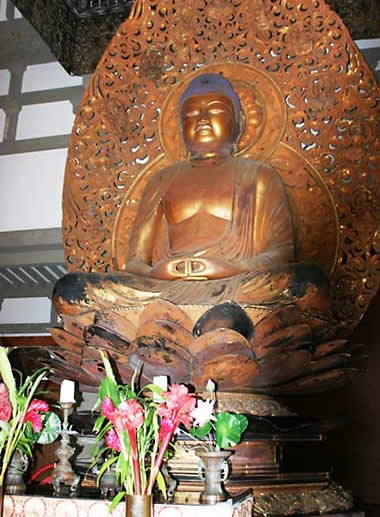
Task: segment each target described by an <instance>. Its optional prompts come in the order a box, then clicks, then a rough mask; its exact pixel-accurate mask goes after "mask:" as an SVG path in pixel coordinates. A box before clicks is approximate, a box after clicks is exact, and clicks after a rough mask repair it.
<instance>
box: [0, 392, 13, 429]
mask: <svg viewBox="0 0 380 517" xmlns="http://www.w3.org/2000/svg"><path fill="white" fill-rule="evenodd" d="M11 415H12V406H11V403H10V402H9V397H8V390H7V387H6V386H5V384H4V383H0V420H3V422H9V419H10V418H11Z"/></svg>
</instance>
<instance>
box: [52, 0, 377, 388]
mask: <svg viewBox="0 0 380 517" xmlns="http://www.w3.org/2000/svg"><path fill="white" fill-rule="evenodd" d="M174 4H175V5H174ZM174 4H173V2H171V1H166V0H160V3H159V6H158V4H157V3H156V2H147V1H145V0H136V2H135V6H136V8H135V9H133V10H132V11H131V15H130V17H129V19H128V20H126V21H125V22H124V23H123V24H122V26H121V27H120V30H119V31H118V32H117V34H116V35H115V37H114V39H113V40H112V42H111V43H110V46H109V47H108V48H107V50H106V51H105V53H104V55H103V58H102V60H101V62H100V63H99V66H98V68H97V70H96V72H95V74H94V76H93V78H92V80H91V82H90V84H89V87H88V88H87V91H86V94H85V95H84V97H83V99H82V102H81V105H80V107H79V110H78V113H77V116H76V121H75V124H74V129H73V134H72V138H71V142H70V147H69V154H68V161H67V167H66V173H65V186H64V192H63V225H62V226H63V237H64V239H63V240H64V247H65V254H66V263H67V266H68V269H69V270H70V271H71V272H70V273H69V274H67V275H66V276H65V277H63V278H62V279H60V280H59V281H58V283H57V285H56V288H55V291H54V296H53V298H54V305H55V308H56V310H57V312H58V314H59V315H60V316H61V317H62V321H63V328H59V329H52V335H53V337H54V340H55V342H56V343H57V344H58V347H57V348H55V349H51V350H50V351H49V353H51V354H52V357H53V359H51V362H50V364H51V365H52V367H53V368H54V370H55V372H56V378H57V379H60V378H62V377H63V378H64V377H65V376H70V377H71V378H76V379H77V380H79V382H80V383H81V384H82V385H83V386H89V387H96V386H97V385H98V382H99V372H100V370H101V365H100V363H99V353H98V350H97V349H99V348H103V349H104V350H107V351H109V353H110V354H111V356H112V358H113V359H114V361H115V362H116V363H117V366H118V368H119V373H120V377H121V378H122V379H123V380H128V377H129V376H130V375H131V374H132V372H133V369H134V368H135V367H136V366H137V364H139V362H141V361H142V362H143V363H144V369H143V375H144V374H145V376H146V377H147V378H151V377H152V375H154V374H156V372H160V373H161V374H163V375H169V376H170V377H171V381H172V382H173V381H174V382H175V381H182V382H188V383H191V384H193V385H194V386H195V387H196V388H197V389H201V388H202V387H203V386H204V382H205V380H207V378H213V379H214V380H216V381H217V382H218V385H219V386H218V388H219V389H221V390H230V389H234V390H237V389H238V390H240V388H247V389H250V390H255V391H260V392H266V393H270V394H272V395H273V394H276V393H281V394H283V393H300V392H304V391H306V390H309V391H317V390H319V389H325V388H328V387H329V386H331V385H337V384H339V383H342V382H343V381H344V379H345V377H346V375H347V373H348V374H350V368H346V366H347V364H346V360H347V358H348V356H349V353H348V347H347V345H346V339H347V337H348V336H349V335H350V332H351V331H352V329H353V328H354V327H355V325H356V324H357V323H358V322H359V321H360V319H361V317H362V316H363V314H364V312H365V310H366V308H367V307H368V304H369V303H370V300H371V299H372V298H373V296H374V295H375V292H376V290H377V288H378V285H379V281H380V276H379V273H378V268H376V264H377V260H378V249H379V244H378V239H379V232H378V204H377V203H378V202H377V200H378V195H377V190H378V186H377V185H378V183H377V180H376V181H374V180H373V163H375V160H376V159H375V155H376V149H377V147H376V136H375V133H374V132H373V131H371V130H369V129H368V128H367V125H370V124H372V122H374V121H375V120H376V115H377V110H378V105H379V104H378V102H377V99H378V88H377V87H375V86H374V84H375V83H374V82H373V78H371V74H370V73H369V71H368V69H367V67H366V65H365V63H364V62H363V60H362V59H361V58H360V56H359V55H358V54H357V52H356V50H355V47H354V44H353V43H352V41H351V40H350V38H349V36H348V34H347V33H346V32H345V29H344V27H342V25H341V24H340V23H338V22H337V20H336V19H335V18H334V16H335V15H333V14H332V12H330V11H329V9H328V7H327V6H326V5H325V4H324V2H321V3H319V4H318V6H317V5H316V4H315V3H312V2H309V4H310V5H309V4H308V5H306V4H304V3H303V4H302V5H301V4H299V3H297V2H296V1H295V0H291V9H290V8H289V6H288V4H287V5H286V6H285V5H283V4H282V3H281V2H274V3H272V4H271V6H269V7H268V9H265V10H263V9H262V2H259V1H254V2H252V1H249V0H243V1H242V2H239V4H238V5H235V4H233V5H232V4H231V3H230V2H224V3H220V5H219V4H218V6H216V5H215V2H211V1H210V2H208V1H205V2H201V3H200V4H199V5H197V6H195V5H194V6H192V9H191V10H189V6H188V3H186V2H180V1H179V0H178V1H176V2H174ZM193 11H194V12H196V16H193ZM308 16H311V17H312V19H314V20H317V19H318V20H320V22H318V24H317V25H315V26H314V25H311V26H310V27H309V26H308V27H309V28H308V30H307V31H305V30H304V28H305V25H304V24H305V19H307V17H308ZM305 17H306V18H305ZM280 19H281V20H282V21H281V24H280V25H279V23H278V22H279V20H280ZM310 19H311V18H310ZM215 20H216V21H217V23H216V22H215ZM253 20H256V22H255V21H254V22H253ZM323 20H326V22H324V21H323ZM321 26H323V27H324V30H321ZM200 27H202V30H199V28H200ZM332 49H334V51H332ZM353 64H355V66H354V65H353ZM229 81H230V82H229ZM347 87H349V92H350V95H342V94H341V92H343V91H346V89H347ZM347 91H348V90H347ZM371 121H372V122H371ZM368 127H369V126H368ZM181 133H182V134H181ZM348 366H349V365H348Z"/></svg>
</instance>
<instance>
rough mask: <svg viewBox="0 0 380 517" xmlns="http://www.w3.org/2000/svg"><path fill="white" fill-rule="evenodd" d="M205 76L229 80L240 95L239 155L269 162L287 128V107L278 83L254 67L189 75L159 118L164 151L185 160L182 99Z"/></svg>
mask: <svg viewBox="0 0 380 517" xmlns="http://www.w3.org/2000/svg"><path fill="white" fill-rule="evenodd" d="M205 73H214V74H221V75H223V76H224V77H226V78H227V79H229V80H230V81H231V83H232V85H233V88H234V89H235V91H236V93H237V94H238V96H239V98H240V102H241V106H242V110H243V113H244V116H245V129H244V132H243V135H242V136H241V138H240V141H239V151H238V153H236V155H237V156H246V155H248V154H249V155H250V156H251V157H252V158H255V159H256V160H266V159H268V157H269V156H270V155H271V154H273V152H274V151H275V149H276V148H277V146H278V144H279V142H280V140H281V138H282V136H283V134H284V131H285V127H286V105H285V102H284V99H283V95H282V94H281V91H280V89H279V88H278V86H277V84H276V83H275V82H274V81H273V79H271V77H270V76H269V74H267V73H265V72H263V71H262V70H259V69H258V68H256V67H254V66H251V65H244V64H240V63H217V64H214V65H209V66H205V67H202V68H201V69H200V70H197V71H196V72H193V73H191V74H188V75H187V76H186V79H185V80H183V81H181V82H180V83H178V85H176V87H175V88H173V89H172V91H171V92H170V93H169V95H168V97H167V99H166V101H165V103H164V105H163V107H162V112H161V116H160V125H159V133H160V140H161V144H162V147H163V149H164V152H165V153H166V154H167V155H168V156H169V157H170V158H171V160H172V161H173V162H176V161H182V160H183V159H184V156H185V146H184V143H183V139H182V132H181V125H180V117H179V112H178V106H179V99H180V97H181V95H182V93H183V92H184V91H185V89H186V88H187V86H188V85H189V83H190V82H191V81H192V80H193V79H194V78H195V77H196V76H198V75H201V74H205Z"/></svg>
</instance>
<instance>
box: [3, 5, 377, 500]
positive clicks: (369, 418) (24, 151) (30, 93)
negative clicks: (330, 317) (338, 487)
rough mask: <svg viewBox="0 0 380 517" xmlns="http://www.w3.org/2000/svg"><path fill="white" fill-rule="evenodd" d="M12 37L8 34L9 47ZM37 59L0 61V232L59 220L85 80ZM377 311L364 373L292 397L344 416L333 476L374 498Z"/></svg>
mask: <svg viewBox="0 0 380 517" xmlns="http://www.w3.org/2000/svg"><path fill="white" fill-rule="evenodd" d="M17 20H19V21H20V14H19V13H18V12H17V10H15V9H14V8H13V7H12V6H11V4H10V3H8V4H7V1H6V0H0V31H1V30H2V29H4V28H5V26H6V24H9V23H11V24H14V23H15V22H16V21H17ZM14 37H15V38H17V37H20V35H17V34H16V35H15V36H14ZM35 37H36V38H39V36H38V35H37V34H36V35H35ZM14 44H15V41H13V40H12V39H11V40H10V41H9V46H12V45H14ZM365 45H367V46H363V45H362V48H363V52H364V53H365V51H367V53H368V59H369V61H371V63H370V64H371V66H373V67H374V68H376V66H377V62H378V60H379V59H380V58H379V52H380V51H379V49H380V42H379V40H376V44H372V43H368V44H365ZM0 54H2V55H4V48H3V51H2V53H0ZM41 59H42V62H41V63H38V62H35V61H33V62H29V63H28V62H27V60H28V57H27V56H23V57H22V58H21V57H20V59H19V60H14V59H13V61H12V62H11V63H9V64H8V65H5V64H4V63H1V61H0V233H2V232H13V231H23V230H29V229H48V228H56V227H59V226H60V224H61V193H62V185H63V175H64V165H65V159H66V147H67V139H68V135H69V133H70V131H71V126H72V123H73V119H74V114H73V107H74V108H75V104H76V102H77V99H78V98H80V92H81V91H83V87H84V83H85V80H83V78H79V77H70V76H68V75H67V74H66V73H65V72H64V70H63V68H62V67H61V66H60V65H59V64H58V63H57V62H55V61H54V57H53V56H52V55H49V53H48V52H47V51H46V55H44V56H41ZM52 92H53V93H52ZM64 92H66V93H67V95H66V94H64ZM57 99H59V100H57ZM28 103H29V104H28ZM33 146H34V147H33ZM44 300H45V301H44V302H40V303H34V304H31V303H28V302H25V301H23V300H22V299H21V298H20V300H18V301H16V300H13V301H12V303H10V302H3V304H2V310H0V323H4V322H6V321H9V320H11V321H12V322H18V321H21V322H22V321H23V319H25V318H29V319H30V318H32V319H33V321H39V319H41V318H46V315H45V312H46V311H49V308H47V306H46V303H50V302H49V301H48V302H46V300H48V299H47V298H44ZM31 305H32V306H33V309H31ZM43 311H45V312H43ZM379 312H380V295H378V296H377V298H376V299H375V300H374V302H373V303H372V306H371V307H370V310H369V311H368V313H367V314H366V316H365V317H364V319H363V321H362V322H361V324H360V325H359V327H358V328H357V329H356V331H355V333H354V335H353V337H352V340H353V342H355V343H364V344H365V345H366V346H367V351H368V354H369V360H368V371H367V373H360V374H358V375H356V376H355V377H354V378H353V380H352V382H351V383H350V384H349V385H348V386H346V387H345V388H344V389H341V390H338V391H336V392H333V393H329V394H328V395H323V396H322V395H321V396H315V397H313V398H312V399H308V400H302V399H297V400H293V401H292V402H291V403H292V404H293V405H294V407H298V408H299V409H300V410H302V411H303V412H304V414H310V415H312V416H321V417H326V416H331V417H333V416H339V417H343V418H344V419H345V421H346V425H345V427H344V429H343V430H342V429H339V430H338V431H335V432H333V433H331V436H330V441H329V444H328V448H329V452H330V455H331V459H332V463H333V465H334V469H335V474H336V478H337V479H338V480H339V481H341V482H342V483H343V484H344V485H345V486H347V487H348V488H351V489H352V490H353V492H354V494H355V495H356V496H358V497H360V498H361V499H362V500H363V501H365V502H368V503H379V504H380V477H379V475H378V474H379V472H380V440H379V439H378V436H379V430H380V396H379V389H380V381H379V374H378V372H379V371H380V343H379V339H378V334H379V317H378V314H379ZM32 313H33V315H32ZM43 321H45V319H43Z"/></svg>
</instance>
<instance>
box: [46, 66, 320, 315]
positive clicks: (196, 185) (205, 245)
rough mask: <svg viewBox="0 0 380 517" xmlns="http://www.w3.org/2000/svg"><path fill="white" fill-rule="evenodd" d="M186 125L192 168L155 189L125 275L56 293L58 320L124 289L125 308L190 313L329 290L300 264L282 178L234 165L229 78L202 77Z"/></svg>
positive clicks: (154, 182)
mask: <svg viewBox="0 0 380 517" xmlns="http://www.w3.org/2000/svg"><path fill="white" fill-rule="evenodd" d="M179 116H180V119H181V127H182V136H183V140H184V144H185V147H186V151H187V159H186V160H185V161H182V162H180V163H175V164H173V165H171V166H169V167H166V168H164V169H163V170H161V171H160V172H159V173H157V174H155V176H154V177H153V178H152V179H151V180H150V181H149V182H148V184H147V186H146V188H145V190H144V192H143V195H142V199H141V201H140V206H139V210H138V212H137V217H136V220H135V223H134V226H133V229H132V234H131V236H130V246H129V249H130V250H131V252H130V255H129V256H128V257H126V261H125V264H124V265H123V271H120V272H118V273H117V274H116V273H113V274H91V273H88V274H86V273H70V274H69V275H67V276H66V277H64V278H63V279H62V280H61V281H59V282H58V284H57V285H56V288H55V293H54V299H55V306H56V309H57V311H58V312H64V313H65V312H67V313H70V314H76V313H77V312H78V310H79V311H83V307H84V306H87V307H88V308H91V309H94V308H95V309H96V308H98V307H97V301H96V299H94V298H92V299H91V297H88V296H87V291H88V287H89V286H90V285H95V284H96V285H98V286H103V288H102V289H103V290H105V289H111V290H112V289H114V294H115V296H116V298H117V300H118V303H121V304H123V303H134V302H138V303H147V302H150V301H152V300H154V299H156V298H158V297H159V298H163V299H165V300H167V301H170V302H174V303H176V304H181V305H183V304H206V305H209V304H215V303H219V302H223V301H226V300H233V301H235V302H238V303H242V304H255V305H258V304H262V303H264V304H273V303H276V302H281V300H282V301H284V302H286V303H288V302H289V300H291V299H298V298H302V297H303V295H304V294H305V284H306V283H307V282H311V283H315V282H317V283H318V286H319V289H320V290H321V289H322V288H323V289H324V290H326V289H327V284H328V282H327V280H326V279H325V278H324V276H323V274H322V272H321V271H320V270H319V269H318V268H317V267H315V266H307V265H305V264H302V265H300V264H295V263H294V260H295V238H294V230H293V223H292V214H291V210H290V207H289V203H288V199H287V194H286V190H285V187H284V185H283V182H282V180H281V178H280V176H279V174H278V173H277V172H276V171H275V170H274V169H273V168H272V167H270V166H268V165H266V164H264V163H262V162H257V161H255V160H252V159H246V158H238V157H235V156H234V153H235V152H236V150H237V149H238V142H239V137H240V135H241V134H242V131H243V129H244V116H243V112H242V110H241V106H240V101H239V97H238V95H237V94H236V92H235V91H234V89H233V87H232V85H231V83H230V82H229V81H228V80H227V79H226V78H224V77H223V76H222V75H219V74H201V75H199V76H197V77H196V78H195V79H194V80H193V81H191V82H190V84H189V86H188V87H187V89H186V90H185V91H184V93H183V95H182V97H181V99H180V106H179ZM273 276H275V277H276V278H278V281H279V283H278V288H277V289H274V287H273V285H274V284H273V281H272V279H273ZM263 282H264V283H265V284H266V285H267V290H266V293H265V296H266V298H267V299H266V300H263V299H260V296H263V290H262V284H263ZM258 285H259V292H257V290H258V289H257V286H258ZM117 286H122V290H121V291H118V287H117ZM116 292H117V295H116ZM73 293H75V295H73ZM300 293H301V294H300ZM320 298H321V299H323V296H320ZM320 302H321V300H319V302H318V303H320ZM322 306H323V307H324V309H325V308H326V304H325V300H323V302H322V303H320V306H319V308H321V307H322ZM317 308H318V307H313V310H316V309H317Z"/></svg>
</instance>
